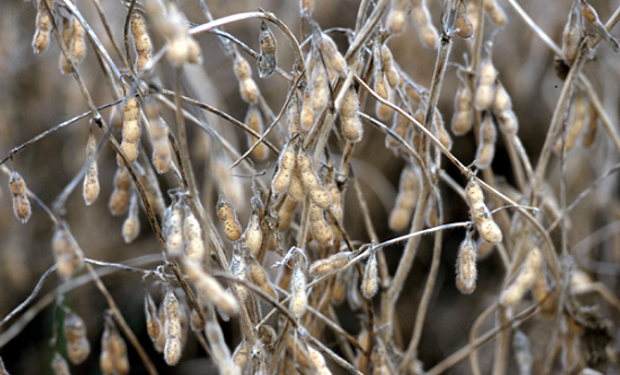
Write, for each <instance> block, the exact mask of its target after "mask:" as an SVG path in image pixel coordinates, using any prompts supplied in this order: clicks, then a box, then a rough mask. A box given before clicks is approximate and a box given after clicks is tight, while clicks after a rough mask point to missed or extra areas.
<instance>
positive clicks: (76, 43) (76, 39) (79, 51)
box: [68, 18, 86, 66]
mask: <svg viewBox="0 0 620 375" xmlns="http://www.w3.org/2000/svg"><path fill="white" fill-rule="evenodd" d="M72 34H73V35H72V38H71V45H70V46H68V47H69V53H70V54H71V57H72V58H73V62H74V63H75V65H76V66H77V65H78V64H79V63H81V62H82V60H84V56H86V40H85V38H84V34H85V30H84V26H83V25H82V24H81V23H80V21H79V20H78V19H77V18H75V19H74V20H73V32H72Z"/></svg>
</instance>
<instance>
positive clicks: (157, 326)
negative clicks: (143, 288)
mask: <svg viewBox="0 0 620 375" xmlns="http://www.w3.org/2000/svg"><path fill="white" fill-rule="evenodd" d="M144 313H145V315H146V332H147V334H148V335H149V337H150V338H151V341H153V342H155V341H156V340H157V338H158V337H159V335H160V334H161V332H162V326H161V322H160V321H159V317H158V312H157V308H156V307H155V302H154V301H153V298H152V297H151V295H150V294H148V293H146V294H145V296H144Z"/></svg>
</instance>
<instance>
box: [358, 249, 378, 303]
mask: <svg viewBox="0 0 620 375" xmlns="http://www.w3.org/2000/svg"><path fill="white" fill-rule="evenodd" d="M378 289H379V275H378V273H377V252H376V251H374V250H371V252H370V256H369V257H368V261H367V262H366V267H365V268H364V277H363V278H362V283H361V284H360V291H361V292H362V296H364V298H366V299H371V298H372V297H374V296H375V294H377V290H378Z"/></svg>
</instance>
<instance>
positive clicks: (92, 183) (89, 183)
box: [82, 133, 101, 206]
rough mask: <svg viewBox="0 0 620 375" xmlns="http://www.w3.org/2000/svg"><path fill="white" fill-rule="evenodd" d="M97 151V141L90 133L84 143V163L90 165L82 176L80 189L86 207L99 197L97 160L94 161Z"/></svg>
mask: <svg viewBox="0 0 620 375" xmlns="http://www.w3.org/2000/svg"><path fill="white" fill-rule="evenodd" d="M96 151H97V139H96V138H95V136H94V135H93V134H92V133H91V134H90V135H89V136H88V141H87V142H86V160H87V161H86V162H87V163H90V164H89V165H88V167H87V169H86V174H85V176H84V185H83V189H82V195H83V196H84V202H85V203H86V205H87V206H90V205H91V204H93V202H94V201H95V200H96V199H97V197H98V196H99V192H100V191H101V186H100V185H99V173H98V171H97V160H95V154H96Z"/></svg>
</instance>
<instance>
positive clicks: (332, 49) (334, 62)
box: [317, 30, 347, 76]
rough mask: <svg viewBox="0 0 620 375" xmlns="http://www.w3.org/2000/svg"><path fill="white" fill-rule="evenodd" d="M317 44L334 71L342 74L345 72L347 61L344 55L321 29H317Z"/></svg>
mask: <svg viewBox="0 0 620 375" xmlns="http://www.w3.org/2000/svg"><path fill="white" fill-rule="evenodd" d="M317 34H318V38H317V39H318V45H319V48H320V49H321V52H322V53H323V56H324V57H325V61H326V62H327V64H328V65H329V66H330V67H331V68H332V69H334V70H335V71H336V73H338V74H340V75H341V76H344V75H345V74H346V73H347V63H346V61H345V60H344V57H343V56H342V54H340V52H339V51H338V47H336V43H334V41H333V40H332V38H330V37H329V36H328V35H327V34H325V33H324V32H322V31H321V30H317Z"/></svg>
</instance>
